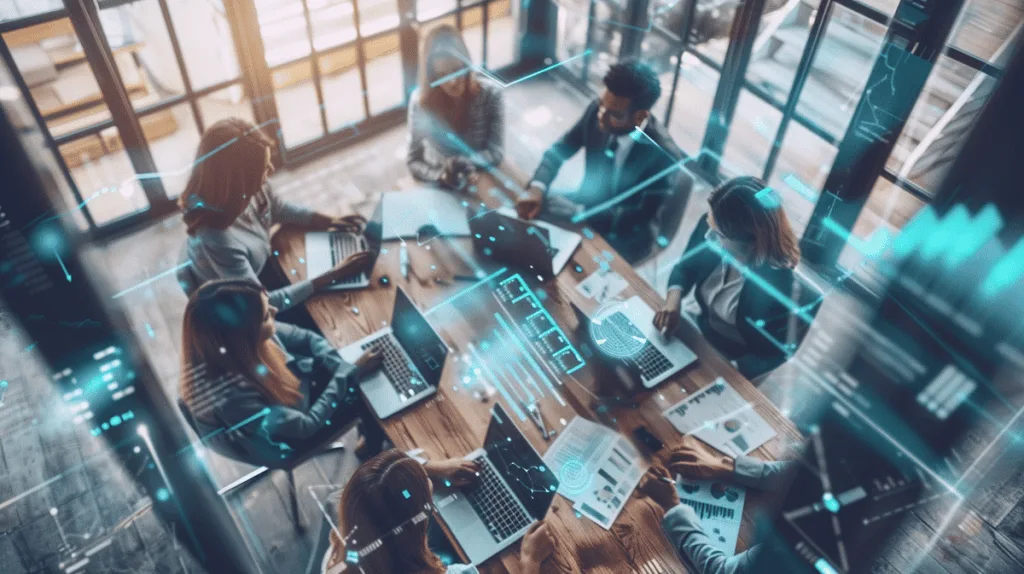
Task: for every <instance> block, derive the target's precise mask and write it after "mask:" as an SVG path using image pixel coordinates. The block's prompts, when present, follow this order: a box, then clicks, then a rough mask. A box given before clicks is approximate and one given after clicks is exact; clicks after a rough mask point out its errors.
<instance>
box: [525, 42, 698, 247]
mask: <svg viewBox="0 0 1024 574" xmlns="http://www.w3.org/2000/svg"><path fill="white" fill-rule="evenodd" d="M604 85H605V90H604V93H602V94H601V98H600V99H598V100H595V101H594V102H592V103H591V104H590V105H589V106H588V107H587V109H586V111H584V112H583V116H582V117H580V119H579V121H577V122H576V125H574V126H573V127H572V129H570V130H569V131H568V132H566V133H565V135H563V136H562V139H560V140H558V142H556V143H555V144H554V145H553V146H552V147H551V148H550V149H549V150H548V151H547V152H545V153H544V158H543V159H542V160H541V163H540V166H538V167H537V171H536V172H535V173H534V174H533V178H532V179H531V181H530V184H529V189H528V190H527V192H526V193H525V194H523V196H521V197H520V198H519V199H518V201H517V202H516V210H517V211H518V212H519V216H520V217H523V218H525V219H533V218H535V217H542V218H545V219H551V220H554V221H559V220H562V221H565V220H572V219H573V218H574V217H576V216H579V215H581V214H583V212H584V211H587V210H589V209H591V208H596V211H595V212H594V213H593V214H592V215H590V216H589V217H586V218H585V219H584V221H583V222H584V223H585V224H586V225H587V226H589V227H590V228H591V229H593V230H594V231H595V232H597V233H600V234H601V235H603V236H604V238H605V239H606V240H607V241H608V243H609V244H611V246H612V247H614V248H615V250H616V251H618V252H619V254H620V255H622V256H623V257H624V258H625V259H626V261H629V262H630V263H633V262H636V261H638V260H640V259H642V258H643V257H645V256H647V255H648V254H649V253H650V252H651V250H652V249H653V247H654V241H655V235H656V233H657V230H656V228H655V227H656V225H655V224H656V222H657V217H658V213H659V210H660V208H661V206H662V204H663V202H664V200H665V198H666V197H668V196H669V195H670V194H672V193H673V192H674V190H676V189H684V188H685V190H686V191H685V193H683V194H682V195H681V197H688V196H689V189H690V186H691V185H692V179H690V177H689V176H688V175H686V174H685V173H683V172H682V169H681V168H675V169H673V168H672V166H673V164H675V163H676V162H679V161H681V160H682V159H683V157H684V155H683V152H682V151H681V150H680V149H679V147H678V146H676V144H675V142H674V141H672V136H670V135H669V133H668V130H666V129H665V127H664V126H662V125H661V124H660V123H659V122H658V120H657V119H655V118H654V116H653V115H651V111H650V110H651V106H653V105H654V103H655V102H657V101H658V98H659V97H660V96H661V84H660V81H659V80H658V75H657V74H655V73H654V70H652V69H651V68H650V67H648V66H646V65H644V64H641V63H637V62H625V63H620V64H616V65H614V66H612V67H611V69H610V70H608V73H607V74H606V75H605V77H604ZM580 148H583V149H584V150H585V153H586V157H585V159H586V165H585V173H584V176H583V183H582V184H581V185H580V188H579V190H578V191H576V192H573V193H569V194H551V193H549V191H550V190H549V187H550V186H551V182H552V181H553V180H554V179H555V176H557V175H558V171H559V170H560V169H561V167H562V164H563V163H564V162H565V161H566V160H568V159H569V158H570V157H572V156H573V155H575V154H576V152H577V151H579V150H580ZM683 202H684V203H685V199H684V200H683ZM612 203H614V204H612ZM679 208H680V209H682V208H683V206H679Z"/></svg>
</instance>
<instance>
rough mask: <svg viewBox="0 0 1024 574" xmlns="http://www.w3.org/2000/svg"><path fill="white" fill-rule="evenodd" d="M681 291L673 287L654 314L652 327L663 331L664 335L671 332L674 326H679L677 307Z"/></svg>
mask: <svg viewBox="0 0 1024 574" xmlns="http://www.w3.org/2000/svg"><path fill="white" fill-rule="evenodd" d="M682 298H683V296H682V291H680V290H679V289H673V290H672V291H669V293H668V300H667V301H666V302H665V305H664V306H663V307H662V308H661V310H660V311H658V312H657V313H655V315H654V327H655V328H656V329H658V330H659V331H661V332H662V333H665V334H666V335H670V334H672V333H673V332H674V331H675V330H676V327H678V326H679V320H680V318H681V317H680V316H679V309H680V307H681V301H682Z"/></svg>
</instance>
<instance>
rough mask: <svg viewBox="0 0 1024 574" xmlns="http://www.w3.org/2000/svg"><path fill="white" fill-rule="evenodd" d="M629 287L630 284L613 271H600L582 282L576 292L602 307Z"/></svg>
mask: <svg viewBox="0 0 1024 574" xmlns="http://www.w3.org/2000/svg"><path fill="white" fill-rule="evenodd" d="M628 286H629V283H627V282H626V280H625V279H624V278H623V277H622V275H619V274H618V273H616V272H614V271H611V270H606V269H598V270H597V271H594V272H593V273H591V274H590V276H589V277H587V278H586V279H584V280H583V281H581V282H580V284H579V285H577V286H576V290H577V291H579V292H580V293H582V294H584V295H586V296H587V297H589V298H591V299H593V300H594V301H595V302H596V303H597V304H598V305H600V304H602V303H604V302H605V301H608V300H609V299H613V298H615V297H616V296H617V295H618V294H619V293H622V292H623V291H624V290H625V289H626V287H628Z"/></svg>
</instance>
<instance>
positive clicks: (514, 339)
mask: <svg viewBox="0 0 1024 574" xmlns="http://www.w3.org/2000/svg"><path fill="white" fill-rule="evenodd" d="M516 277H518V275H517V276H516ZM494 318H495V319H497V320H498V323H499V324H500V325H501V327H502V328H503V329H505V331H507V332H508V334H509V335H510V336H511V337H512V342H513V343H515V344H516V346H518V347H519V349H520V351H522V354H523V356H525V357H526V362H528V363H530V366H531V367H533V370H534V371H537V372H538V373H540V378H541V380H543V381H544V385H545V386H546V387H547V388H548V390H550V391H551V394H553V395H555V399H557V400H558V403H559V404H560V405H562V406H565V399H563V398H562V395H560V394H559V393H558V391H556V390H555V386H554V385H552V384H551V380H550V379H549V378H548V376H547V375H546V374H544V370H543V369H542V368H541V366H540V365H538V364H537V361H535V360H534V359H533V355H531V354H530V352H529V350H527V349H526V347H525V346H523V342H522V341H520V340H519V337H517V336H516V335H515V333H513V332H512V328H511V327H510V326H509V324H508V322H506V321H505V319H504V317H502V316H501V313H495V314H494ZM551 323H552V324H555V322H554V321H552V322H551ZM559 332H561V329H559ZM562 338H563V339H565V333H562ZM566 340H568V339H566ZM577 356H578V355H577ZM583 364H584V362H583V359H582V358H581V359H580V367H582V366H583ZM573 370H576V369H573ZM570 372H571V371H570ZM566 374H569V373H566Z"/></svg>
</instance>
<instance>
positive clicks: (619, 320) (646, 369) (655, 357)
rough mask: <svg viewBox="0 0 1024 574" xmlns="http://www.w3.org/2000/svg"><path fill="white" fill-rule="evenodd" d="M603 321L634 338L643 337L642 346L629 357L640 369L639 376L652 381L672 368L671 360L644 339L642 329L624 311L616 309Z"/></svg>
mask: <svg viewBox="0 0 1024 574" xmlns="http://www.w3.org/2000/svg"><path fill="white" fill-rule="evenodd" d="M604 320H605V322H609V323H611V325H612V326H614V327H615V328H616V329H617V330H618V331H619V332H620V333H623V334H624V335H625V336H626V337H632V338H634V339H644V340H645V342H644V346H643V348H641V349H640V352H638V353H637V354H636V355H634V356H632V357H630V358H631V359H632V360H633V361H634V362H635V363H636V365H637V367H638V368H639V369H640V376H641V377H643V378H644V379H645V380H648V381H652V380H654V379H656V378H658V377H660V376H661V375H663V374H665V373H666V372H668V371H669V369H671V368H672V361H669V360H668V357H666V356H665V355H664V353H662V352H661V351H659V350H658V348H657V347H655V346H654V345H653V344H651V342H650V341H646V337H644V333H643V331H641V330H640V328H639V327H637V326H636V325H634V324H633V322H632V321H630V320H629V317H627V316H626V315H625V314H624V313H622V312H621V311H616V312H615V313H612V314H611V315H609V316H608V317H607V318H605V319H604Z"/></svg>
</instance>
